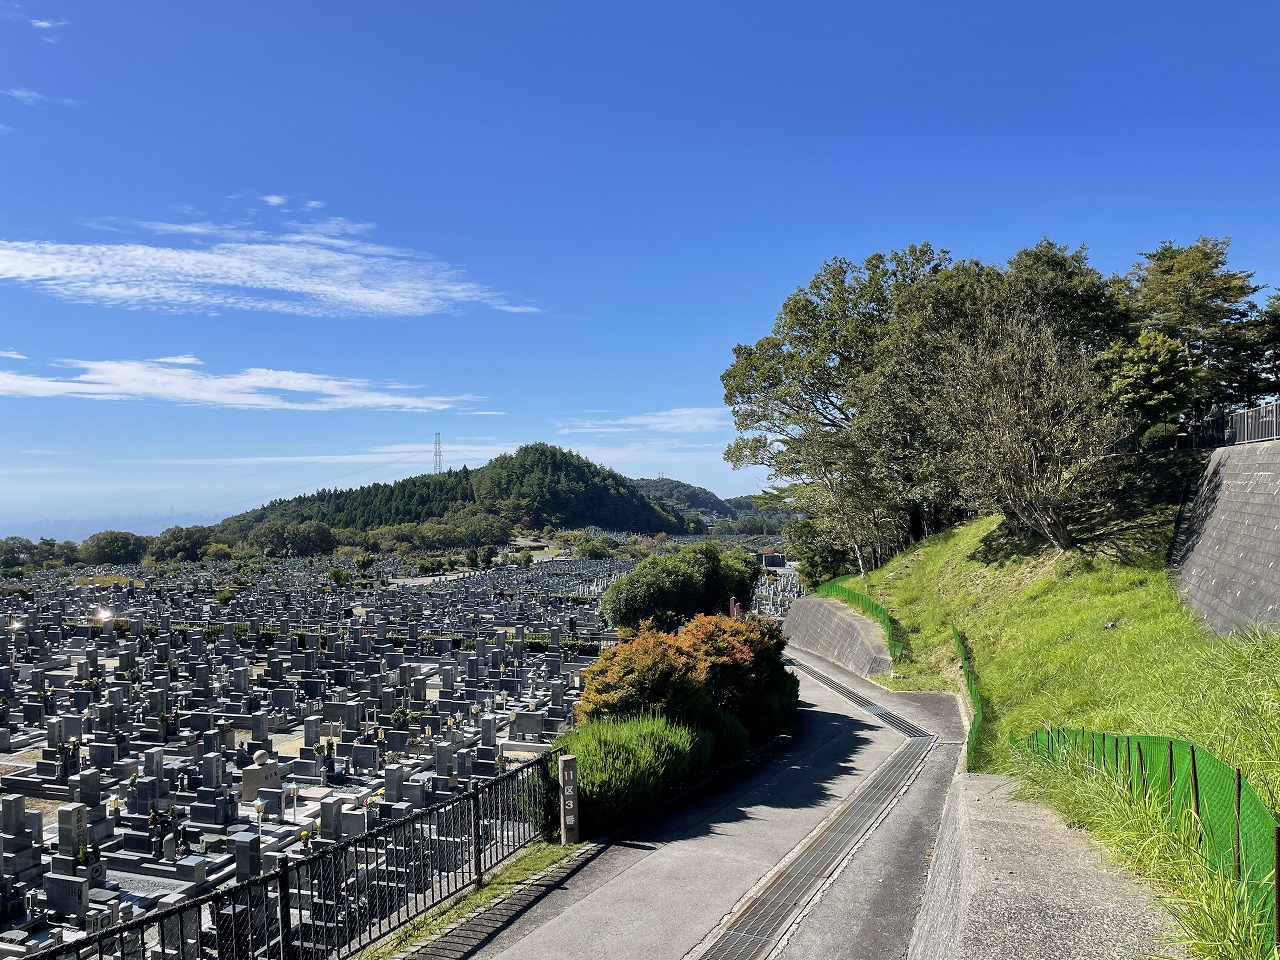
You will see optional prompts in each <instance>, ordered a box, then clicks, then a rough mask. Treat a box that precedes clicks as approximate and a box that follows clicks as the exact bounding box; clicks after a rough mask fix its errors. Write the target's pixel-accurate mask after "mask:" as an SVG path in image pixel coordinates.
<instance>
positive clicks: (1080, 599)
mask: <svg viewBox="0 0 1280 960" xmlns="http://www.w3.org/2000/svg"><path fill="white" fill-rule="evenodd" d="M1196 468H1197V463H1196V462H1195V461H1191V460H1188V459H1186V458H1176V457H1171V458H1167V459H1166V460H1164V461H1158V462H1156V463H1154V465H1153V464H1150V463H1147V464H1142V465H1139V466H1135V465H1132V464H1131V465H1130V468H1129V469H1128V470H1127V471H1126V472H1125V473H1124V474H1123V475H1122V476H1119V477H1118V478H1115V479H1116V482H1117V483H1118V485H1119V486H1120V487H1121V491H1122V493H1121V502H1122V503H1124V504H1125V509H1124V511H1123V515H1120V516H1116V515H1114V514H1112V515H1109V516H1106V515H1100V516H1098V517H1092V518H1085V519H1086V522H1085V524H1084V529H1085V530H1086V537H1085V542H1084V543H1083V545H1082V547H1081V549H1079V550H1073V551H1071V552H1070V553H1067V554H1059V553H1058V552H1057V551H1056V550H1053V549H1052V548H1045V547H1041V546H1037V545H1035V544H1031V543H1028V542H1027V541H1025V540H1021V539H1019V538H1018V537H1016V536H1014V535H1012V534H1010V533H1009V531H1008V530H1007V527H1006V525H1005V524H1004V523H1003V522H1002V521H1001V519H1000V518H999V517H985V518H982V519H980V520H977V521H974V522H973V523H970V524H968V525H966V526H964V527H960V528H958V529H955V530H952V531H949V532H947V533H944V534H940V535H938V536H936V537H933V538H931V539H930V540H927V541H925V542H924V543H922V544H921V545H919V546H918V547H917V548H916V549H915V550H913V551H911V552H910V553H907V554H904V555H902V556H900V557H898V558H896V559H895V560H894V561H892V562H891V563H889V564H888V565H887V566H886V567H884V568H882V569H881V570H879V571H877V572H876V573H874V574H872V575H871V576H869V577H867V578H866V579H862V578H857V577H849V578H845V579H844V580H843V581H842V582H845V583H847V584H848V585H849V586H850V587H852V588H854V589H858V590H861V591H862V592H865V593H867V594H869V595H870V596H873V597H875V598H876V599H877V600H879V601H880V602H881V603H883V604H884V605H885V607H886V608H888V610H889V612H890V614H891V615H892V616H893V617H894V618H895V620H896V621H897V622H898V623H899V624H900V625H901V627H902V629H903V633H904V635H905V637H906V641H907V644H908V656H907V657H906V658H905V659H904V661H903V662H901V663H899V664H897V665H896V666H895V676H894V677H893V678H891V680H890V682H892V683H893V684H894V685H896V686H903V687H911V688H925V689H928V688H935V689H937V688H958V683H957V680H956V677H957V676H958V673H957V671H956V667H955V663H954V654H953V651H952V648H951V641H950V635H949V633H948V625H949V624H955V626H957V627H958V628H959V629H960V630H961V631H962V632H963V633H964V634H965V635H966V636H967V637H968V639H969V641H970V644H971V646H972V649H973V654H974V665H975V668H976V670H977V673H978V682H979V689H980V691H981V693H982V696H983V702H984V708H985V710H986V717H987V727H986V733H985V736H984V738H983V741H982V743H981V751H980V754H979V758H978V759H979V760H980V761H981V762H983V763H984V764H985V765H986V766H987V767H988V768H992V769H998V768H1004V767H1005V766H1006V765H1007V761H1009V760H1010V753H1011V748H1010V746H1009V743H1008V738H1009V735H1010V734H1015V735H1022V734H1025V733H1027V732H1028V731H1029V730H1031V729H1034V728H1036V727H1040V726H1045V725H1066V726H1080V727H1089V728H1094V729H1100V730H1113V731H1119V732H1124V733H1153V734H1172V735H1175V736H1180V737H1185V738H1187V739H1191V740H1195V741H1198V742H1200V743H1202V744H1204V745H1205V746H1206V747H1208V748H1209V749H1210V750H1211V751H1212V752H1213V753H1215V754H1216V755H1217V756H1219V757H1221V758H1222V759H1223V760H1225V761H1226V762H1228V763H1230V764H1233V765H1239V766H1240V767H1242V768H1243V769H1244V771H1245V773H1246V775H1247V776H1248V777H1249V779H1250V780H1251V781H1252V782H1253V783H1254V784H1255V786H1256V787H1258V789H1259V792H1260V794H1261V795H1262V797H1263V799H1264V800H1265V801H1266V802H1267V803H1269V805H1270V806H1271V807H1272V809H1273V810H1274V809H1277V808H1280V639H1278V638H1277V636H1276V635H1274V634H1270V635H1267V634H1252V635H1249V636H1246V637H1236V638H1227V639H1220V638H1214V637H1211V636H1209V635H1208V634H1207V633H1206V632H1205V631H1204V629H1203V628H1202V627H1201V626H1200V625H1199V623H1198V622H1197V621H1196V619H1195V617H1194V616H1193V615H1192V614H1191V613H1190V611H1189V610H1188V609H1187V608H1186V607H1184V606H1183V605H1182V604H1181V602H1180V601H1179V599H1178V596H1177V594H1176V592H1175V591H1174V588H1173V585H1172V583H1171V581H1170V578H1169V574H1168V572H1167V571H1166V569H1165V567H1164V548H1165V545H1166V544H1167V542H1168V536H1169V532H1170V531H1171V529H1172V527H1171V522H1172V516H1173V513H1174V511H1175V510H1176V504H1177V500H1178V495H1179V494H1180V492H1181V477H1182V476H1184V475H1185V473H1186V472H1187V471H1188V470H1193V469H1196Z"/></svg>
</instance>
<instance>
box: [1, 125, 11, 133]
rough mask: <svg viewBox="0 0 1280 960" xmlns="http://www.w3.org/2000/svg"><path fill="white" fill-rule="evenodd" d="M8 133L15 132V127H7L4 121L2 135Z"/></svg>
mask: <svg viewBox="0 0 1280 960" xmlns="http://www.w3.org/2000/svg"><path fill="white" fill-rule="evenodd" d="M6 133H13V127H6V126H5V125H4V124H3V123H0V135H3V134H6Z"/></svg>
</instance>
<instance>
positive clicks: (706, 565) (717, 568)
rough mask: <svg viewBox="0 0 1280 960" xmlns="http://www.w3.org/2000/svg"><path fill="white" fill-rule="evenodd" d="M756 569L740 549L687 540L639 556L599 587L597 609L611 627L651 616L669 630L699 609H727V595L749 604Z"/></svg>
mask: <svg viewBox="0 0 1280 960" xmlns="http://www.w3.org/2000/svg"><path fill="white" fill-rule="evenodd" d="M760 573H761V571H760V567H759V566H758V565H757V564H756V563H755V560H754V558H753V557H752V556H750V555H749V554H746V553H744V552H742V551H739V550H721V549H720V547H719V546H717V545H716V544H714V543H706V542H704V543H696V544H691V545H690V546H687V547H683V548H681V549H680V550H678V551H676V552H675V553H666V554H654V555H652V556H650V557H646V558H645V559H644V560H641V561H640V563H639V564H638V565H637V566H636V568H635V570H633V571H632V572H631V573H629V574H627V575H626V576H625V577H622V578H621V579H619V580H618V581H616V582H615V583H613V584H612V585H611V586H610V587H609V589H608V590H606V591H605V593H604V596H603V597H602V598H601V601H600V611H601V613H603V614H604V616H605V617H606V618H607V619H608V620H609V622H610V623H612V624H613V625H614V626H617V627H626V628H628V629H633V630H634V629H636V628H637V627H639V626H640V625H641V623H643V622H645V621H653V623H654V625H655V626H656V627H658V628H659V629H663V630H672V629H675V628H676V627H678V626H679V625H680V624H681V623H683V622H684V621H685V620H688V619H690V618H692V617H695V616H697V615H698V614H700V613H701V614H713V613H728V612H729V601H730V600H737V602H738V603H740V604H742V605H743V606H748V605H750V603H751V597H752V594H753V592H754V590H755V585H756V581H758V580H759V579H760Z"/></svg>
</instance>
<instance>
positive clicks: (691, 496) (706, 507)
mask: <svg viewBox="0 0 1280 960" xmlns="http://www.w3.org/2000/svg"><path fill="white" fill-rule="evenodd" d="M631 482H632V483H633V484H635V488H636V489H637V490H639V491H640V492H641V493H643V494H644V495H645V496H646V497H648V498H649V499H650V500H652V501H654V502H655V503H669V504H671V505H672V506H674V507H675V508H676V509H678V510H679V511H680V512H681V513H714V514H717V515H718V516H721V517H730V518H732V517H736V516H737V515H738V511H737V510H735V509H734V508H733V507H732V506H730V505H729V504H728V503H727V502H726V501H724V500H721V499H720V498H719V497H717V496H716V495H715V494H714V493H712V492H711V491H710V490H708V489H706V488H705V487H695V486H694V485H693V484H691V483H685V482H683V481H681V480H672V479H670V478H667V477H662V478H659V479H657V480H632V481H631Z"/></svg>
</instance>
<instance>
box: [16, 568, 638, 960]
mask: <svg viewBox="0 0 1280 960" xmlns="http://www.w3.org/2000/svg"><path fill="white" fill-rule="evenodd" d="M632 566H633V564H630V563H621V562H612V561H603V562H589V561H558V562H555V563H545V564H538V565H536V566H535V567H533V568H531V569H527V570H521V569H516V568H514V567H511V568H501V569H497V570H490V571H485V572H482V573H474V574H468V575H466V576H463V577H461V578H457V579H447V580H444V579H437V580H414V581H392V580H389V579H380V580H373V581H356V585H355V586H344V587H338V586H336V585H335V584H334V583H332V582H331V581H330V580H328V579H326V578H325V577H324V576H323V575H322V573H321V572H320V571H319V570H318V569H313V568H312V567H310V566H308V565H306V564H304V563H299V562H296V561H280V562H279V563H278V564H276V565H275V566H274V567H273V568H272V569H271V570H270V572H269V575H266V574H264V575H262V576H260V577H258V578H257V579H256V580H255V582H253V583H251V584H250V585H249V586H245V587H243V588H242V589H240V590H239V592H238V593H235V594H234V595H233V596H228V595H227V592H226V591H225V589H224V577H223V576H222V575H221V574H220V573H219V571H218V570H217V569H216V568H214V567H210V566H199V565H189V566H177V567H172V568H169V569H168V571H167V572H162V571H156V570H154V569H145V568H132V569H124V570H123V571H118V573H122V574H123V575H117V576H115V577H112V578H106V577H104V578H100V579H98V580H92V579H89V580H87V582H86V580H81V581H78V582H74V583H73V582H69V581H68V580H66V579H56V578H54V577H47V578H45V577H43V576H40V575H37V576H33V577H28V578H26V579H24V580H22V581H18V582H16V583H13V582H11V583H9V584H8V585H7V586H6V587H5V588H4V589H3V591H2V592H0V615H2V616H3V626H4V629H3V630H0V930H2V931H3V932H0V955H3V956H25V955H28V954H33V953H36V952H38V951H40V950H42V949H46V948H49V947H51V946H56V945H60V944H64V943H65V944H68V945H70V944H71V942H73V941H74V940H76V939H77V938H81V937H84V936H85V935H87V934H90V933H93V932H95V931H99V930H102V929H105V928H107V927H110V926H113V925H115V924H118V923H123V922H127V921H130V920H134V919H137V918H139V917H145V916H147V915H148V914H149V913H151V912H155V911H165V910H166V909H173V908H175V907H176V906H178V905H182V904H185V903H189V902H190V901H191V899H192V898H194V897H199V896H201V895H203V894H206V893H208V892H210V891H214V890H218V889H225V888H227V887H228V886H229V885H233V884H237V883H241V884H243V883H245V882H246V881H251V880H252V879H253V878H256V877H259V876H260V875H262V874H263V873H264V872H269V871H272V870H275V869H277V868H279V867H281V866H283V865H285V864H289V863H293V862H299V861H301V860H303V859H304V858H306V857H307V856H311V855H313V854H315V853H316V852H317V851H323V850H324V849H325V848H326V847H329V846H334V845H339V846H340V845H342V844H344V843H348V842H349V841H352V840H353V838H358V837H363V836H365V835H367V834H370V831H373V830H375V829H379V828H382V827H389V825H392V824H398V823H406V824H409V823H411V824H415V828H414V829H415V830H416V831H417V832H416V833H415V834H414V836H415V837H417V839H416V840H414V841H413V842H412V843H410V841H409V840H405V839H403V838H401V839H395V837H400V834H398V833H397V834H395V837H392V835H391V834H387V833H386V832H385V831H384V832H383V833H384V834H385V837H383V834H379V836H380V837H383V840H385V850H383V851H382V852H380V853H379V861H378V862H379V864H380V865H381V866H380V867H379V870H381V871H387V870H390V869H391V867H392V866H394V864H393V863H392V861H393V860H395V863H396V864H399V866H397V867H396V868H395V871H393V873H395V878H397V883H398V884H399V885H400V886H401V887H405V886H412V885H411V884H407V882H406V881H405V880H404V877H405V874H404V873H403V871H404V870H407V869H409V866H410V861H412V866H413V869H414V870H417V871H420V872H421V871H424V870H425V873H423V874H422V877H425V879H423V878H422V877H420V878H419V880H417V881H415V882H416V883H418V884H426V885H428V886H429V885H431V884H436V885H437V886H439V885H441V884H443V885H444V886H445V887H448V886H449V884H450V883H453V882H454V880H452V879H450V874H453V873H455V872H457V871H462V870H464V869H466V868H467V867H468V865H470V864H471V863H472V862H474V864H475V865H479V864H480V863H481V853H482V852H483V847H484V846H485V842H487V840H488V838H489V835H490V833H491V832H493V831H500V830H501V829H504V827H503V822H504V821H503V817H502V816H500V815H498V814H494V813H493V812H492V809H490V808H486V809H488V810H489V812H488V813H486V814H485V816H486V817H487V818H488V819H487V820H486V821H485V823H484V825H483V826H480V815H479V814H478V813H477V814H476V820H475V822H474V823H473V824H471V825H470V826H468V825H467V824H461V825H459V824H450V823H446V819H448V818H444V819H442V818H440V817H434V818H433V819H432V820H431V824H430V825H429V828H428V827H426V826H423V824H426V821H422V823H421V824H419V822H418V821H416V820H410V819H408V818H411V817H413V816H414V815H415V814H417V813H419V812H420V811H424V810H428V809H429V808H432V807H434V806H435V805H438V804H440V803H441V802H443V801H448V800H450V799H451V798H458V797H461V796H463V795H464V794H466V793H467V791H469V790H472V789H473V788H475V787H477V786H478V785H483V784H486V783H491V782H494V781H495V780H496V778H500V777H501V775H502V774H503V772H504V771H507V770H512V769H514V768H517V767H518V766H519V765H520V764H522V763H525V762H526V761H529V760H530V759H532V758H536V757H538V756H539V755H541V754H543V753H544V752H545V751H547V750H548V748H549V746H550V744H551V742H552V741H553V740H554V739H555V738H556V737H557V736H558V735H560V734H561V733H563V732H564V731H566V730H567V729H568V728H569V727H570V726H571V725H572V723H573V716H574V714H573V708H574V705H575V703H576V702H577V700H578V697H579V693H580V690H581V674H582V671H583V669H584V668H585V667H587V666H588V665H589V664H590V663H592V662H593V661H594V659H595V657H596V655H597V654H598V652H599V650H600V649H601V647H602V646H607V645H610V644H612V643H614V642H615V641H616V639H617V636H616V633H615V632H614V631H613V630H611V629H609V628H608V627H607V625H606V624H605V623H604V621H603V620H602V618H601V616H600V614H599V612H598V610H597V607H596V602H595V601H596V599H597V598H598V597H599V596H600V594H601V593H602V592H603V590H604V589H605V588H606V587H607V586H608V585H609V584H610V583H611V582H612V581H613V580H614V579H616V578H617V577H618V576H620V575H622V574H623V573H626V572H627V571H628V570H629V569H631V568H632ZM451 809H453V808H447V810H451ZM454 819H456V818H454ZM464 819H465V818H464ZM423 830H426V833H425V834H423ZM405 836H406V837H407V836H408V834H405ZM387 837H391V839H386V838H387ZM402 840H403V843H402ZM380 842H383V841H380ZM414 843H416V844H418V846H414V845H413V844H414ZM358 846H359V844H358V843H357V845H355V846H350V845H349V847H350V850H352V851H354V850H356V849H358ZM393 847H394V849H396V850H399V854H397V856H396V857H394V858H393V857H392V856H391V855H390V853H388V852H387V851H390V850H392V849H393ZM343 849H347V848H343ZM468 851H471V852H472V853H473V854H474V856H472V857H469V856H468ZM356 859H357V858H356V857H355V856H354V854H350V855H348V856H347V859H346V860H345V861H340V862H349V863H350V865H351V869H350V876H351V877H352V878H354V877H357V875H358V876H359V877H361V878H362V882H366V883H367V882H368V878H369V877H370V876H372V874H370V873H369V871H368V869H367V868H359V869H358V868H357V866H356ZM361 869H363V872H360V870H361ZM396 871H399V872H396ZM379 876H381V874H379ZM415 876H417V874H415ZM331 879H332V878H331ZM310 882H312V884H313V885H314V882H315V877H311V878H310ZM333 882H341V883H346V882H347V877H339V878H338V879H337V880H336V881H333ZM237 889H239V888H237ZM264 890H265V888H264ZM317 902H318V901H317ZM241 908H243V909H248V910H250V911H251V912H252V910H254V909H257V908H255V907H253V906H252V904H249V905H245V904H237V905H236V906H235V909H234V910H232V915H231V916H232V919H233V920H234V919H235V916H238V914H236V913H235V910H238V909H241ZM286 909H287V907H286ZM295 909H298V907H297V905H296V904H295ZM312 910H313V911H316V907H315V905H314V904H312ZM315 915H317V916H318V915H319V914H318V911H316V912H315ZM335 915H336V914H335ZM164 916H165V917H168V914H164ZM181 919H182V917H181V915H180V914H179V915H177V921H179V923H178V925H179V926H181V925H182V924H181V922H180V921H181ZM218 922H219V923H220V922H221V921H220V920H219V921H218ZM168 925H169V921H168V920H167V919H166V920H165V926H166V928H167V926H168ZM252 925H253V922H251V926H252ZM330 926H332V924H330ZM254 929H255V930H256V929H258V928H257V926H254ZM331 932H332V931H331ZM220 935H221V934H220ZM223 939H224V940H225V937H224V938H223ZM346 939H348V938H346V937H345V935H344V936H339V938H338V941H335V940H334V939H333V938H332V936H330V938H329V939H328V940H326V941H325V943H326V944H327V945H328V948H330V949H327V950H325V951H321V952H332V949H331V948H332V947H333V945H334V944H335V942H342V943H345V942H346ZM174 940H176V941H177V942H178V943H180V944H184V945H187V946H191V945H193V944H194V945H195V946H196V947H198V945H199V943H200V937H199V936H194V937H193V936H191V935H190V932H189V931H186V932H183V933H181V934H180V935H178V934H175V936H174ZM193 949H194V947H193ZM185 951H186V946H184V947H182V948H181V949H178V950H177V951H176V952H175V951H174V950H170V949H166V950H165V951H164V952H165V953H173V954H174V956H175V957H178V958H179V960H185V958H186V956H187V955H188V954H187V953H186V952H185ZM191 955H196V954H191Z"/></svg>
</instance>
